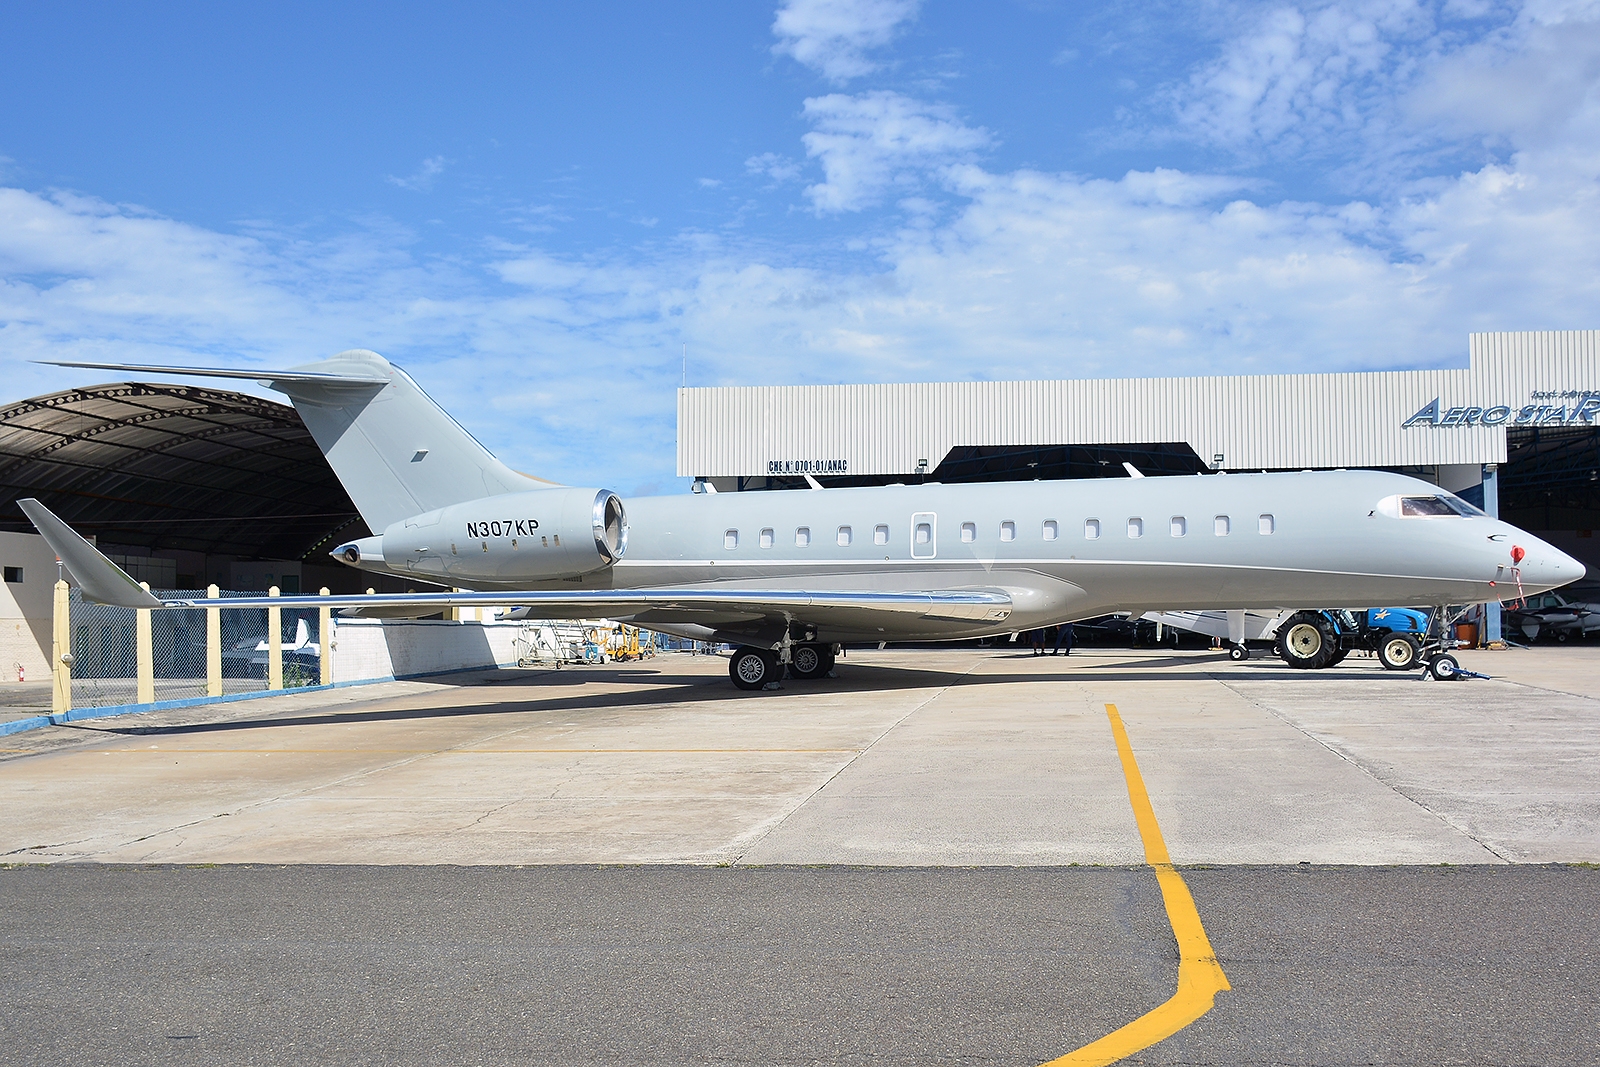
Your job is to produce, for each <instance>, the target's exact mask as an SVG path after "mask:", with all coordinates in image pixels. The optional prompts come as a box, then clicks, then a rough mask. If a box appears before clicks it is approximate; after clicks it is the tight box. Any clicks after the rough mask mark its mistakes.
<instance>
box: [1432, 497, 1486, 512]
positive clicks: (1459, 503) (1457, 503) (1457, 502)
mask: <svg viewBox="0 0 1600 1067" xmlns="http://www.w3.org/2000/svg"><path fill="white" fill-rule="evenodd" d="M1440 499H1442V500H1443V501H1444V502H1445V503H1446V504H1449V505H1450V506H1451V507H1453V508H1455V509H1456V514H1458V515H1464V516H1466V517H1467V518H1472V517H1473V516H1476V515H1482V516H1483V517H1484V518H1488V514H1489V513H1488V512H1486V511H1480V510H1479V509H1477V508H1475V507H1473V506H1472V505H1471V504H1469V503H1467V502H1466V501H1465V500H1462V499H1461V498H1460V497H1458V496H1451V495H1450V494H1448V493H1446V494H1445V495H1444V496H1443V497H1441V498H1440Z"/></svg>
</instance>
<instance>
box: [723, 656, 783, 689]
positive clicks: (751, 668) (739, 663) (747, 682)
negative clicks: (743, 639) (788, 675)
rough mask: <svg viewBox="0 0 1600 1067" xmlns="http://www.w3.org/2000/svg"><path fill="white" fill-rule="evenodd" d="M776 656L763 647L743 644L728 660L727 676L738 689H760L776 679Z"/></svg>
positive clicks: (777, 672) (777, 671)
mask: <svg viewBox="0 0 1600 1067" xmlns="http://www.w3.org/2000/svg"><path fill="white" fill-rule="evenodd" d="M778 674H779V670H778V656H777V653H775V652H769V651H767V650H766V649H764V648H751V647H750V646H749V645H744V646H742V647H740V648H739V649H737V650H735V652H734V653H733V658H732V659H730V660H729V661H728V677H729V678H732V679H733V684H734V685H736V686H738V687H739V688H740V689H760V688H762V687H763V686H765V685H766V684H767V683H768V682H776V681H777V680H778Z"/></svg>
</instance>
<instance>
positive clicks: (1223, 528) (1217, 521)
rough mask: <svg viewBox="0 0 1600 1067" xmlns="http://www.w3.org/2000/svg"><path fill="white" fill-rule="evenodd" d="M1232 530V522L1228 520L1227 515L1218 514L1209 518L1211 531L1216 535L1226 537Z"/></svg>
mask: <svg viewBox="0 0 1600 1067" xmlns="http://www.w3.org/2000/svg"><path fill="white" fill-rule="evenodd" d="M1232 531H1233V523H1231V522H1229V521H1228V516H1226V515H1218V516H1217V517H1216V518H1214V519H1212V520H1211V532H1212V533H1214V534H1216V535H1217V536H1218V537H1227V536H1228V534H1229V533H1231V532H1232Z"/></svg>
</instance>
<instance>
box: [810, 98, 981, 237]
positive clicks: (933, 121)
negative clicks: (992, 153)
mask: <svg viewBox="0 0 1600 1067" xmlns="http://www.w3.org/2000/svg"><path fill="white" fill-rule="evenodd" d="M805 117H806V118H807V119H809V120H810V122H811V124H812V130H811V132H809V133H807V134H806V135H805V136H803V137H802V138H801V141H803V142H804V143H805V146H806V155H808V156H810V157H811V158H813V159H815V160H817V161H819V162H820V163H821V164H822V173H823V180H822V181H821V182H819V183H817V184H815V185H809V186H807V187H806V191H805V192H806V196H807V198H809V199H810V200H811V203H812V206H813V208H815V210H816V211H817V212H818V213H819V214H820V213H826V212H839V211H858V210H860V209H861V208H863V207H866V206H868V205H870V204H873V203H875V202H876V201H878V200H879V199H880V198H881V197H882V196H883V194H884V193H885V192H888V191H889V190H891V189H893V188H895V187H901V188H906V189H911V188H915V187H916V186H917V185H918V184H920V183H921V181H922V180H923V177H924V176H925V175H926V174H927V173H928V172H930V171H933V172H937V171H939V170H941V169H943V168H946V167H949V166H950V165H952V164H955V163H959V162H964V161H967V160H970V159H971V158H972V157H973V155H974V154H975V153H976V152H977V151H978V150H979V149H981V148H983V147H985V146H987V145H988V144H989V143H990V137H989V132H988V131H987V130H984V129H981V128H974V127H971V126H967V125H965V124H964V123H962V122H961V121H960V120H959V119H957V118H956V117H955V111H954V109H952V108H950V107H947V106H945V105H942V104H930V103H926V102H924V101H921V100H916V99H913V98H911V97H909V96H904V95H902V94H900V93H894V92H887V91H878V92H870V93H861V94H858V95H855V96H850V95H846V94H842V93H832V94H829V95H828V96H816V97H812V98H811V99H809V100H807V101H806V102H805Z"/></svg>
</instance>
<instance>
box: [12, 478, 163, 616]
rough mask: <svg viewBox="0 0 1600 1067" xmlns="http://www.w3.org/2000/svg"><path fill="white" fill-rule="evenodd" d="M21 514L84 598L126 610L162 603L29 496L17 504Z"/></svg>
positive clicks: (153, 606)
mask: <svg viewBox="0 0 1600 1067" xmlns="http://www.w3.org/2000/svg"><path fill="white" fill-rule="evenodd" d="M17 506H18V507H20V508H21V509H22V513H23V514H24V515H26V516H28V519H29V521H31V522H32V523H33V525H34V527H35V528H36V529H37V530H38V531H39V533H40V534H41V535H42V536H43V537H44V539H45V541H46V542H47V543H48V544H49V545H50V547H51V548H53V549H55V553H56V556H57V557H58V558H59V559H60V560H61V562H62V563H65V564H66V565H67V570H69V571H71V572H72V576H73V577H74V578H76V579H77V580H78V587H79V588H80V589H82V590H83V595H84V596H86V597H88V598H89V599H90V600H93V601H96V602H98V603H101V604H116V605H118V606H119V607H124V608H159V607H160V606H161V601H159V600H157V599H156V598H155V597H153V596H151V595H150V593H149V592H148V591H146V590H144V589H142V588H140V587H139V583H138V582H136V581H134V580H133V579H132V578H130V577H128V573H127V572H126V571H124V570H123V569H122V568H121V567H119V566H117V565H116V564H115V563H112V562H111V561H110V560H109V559H107V558H106V557H105V554H104V553H103V552H101V551H100V550H99V549H98V548H96V547H94V546H93V545H91V544H90V543H89V542H87V541H85V540H84V539H83V538H82V537H79V536H78V533H77V531H76V530H74V529H73V528H72V527H70V526H68V525H67V524H66V523H64V522H62V521H61V520H60V519H59V518H57V517H56V516H55V514H54V513H53V512H51V510H50V509H49V508H47V507H45V506H44V505H43V504H41V503H39V502H38V501H37V500H34V499H33V498H32V497H29V498H28V499H26V500H19V501H17Z"/></svg>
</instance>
